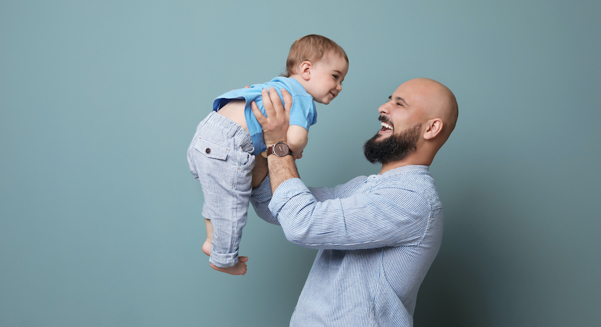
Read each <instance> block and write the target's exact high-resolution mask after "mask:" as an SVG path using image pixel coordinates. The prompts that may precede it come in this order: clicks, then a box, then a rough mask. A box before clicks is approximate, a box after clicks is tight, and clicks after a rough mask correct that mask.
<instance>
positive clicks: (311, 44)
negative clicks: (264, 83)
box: [283, 34, 348, 77]
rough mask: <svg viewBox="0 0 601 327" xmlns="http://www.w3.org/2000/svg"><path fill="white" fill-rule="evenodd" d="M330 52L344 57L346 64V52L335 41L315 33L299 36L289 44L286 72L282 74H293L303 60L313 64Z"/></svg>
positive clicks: (287, 75)
mask: <svg viewBox="0 0 601 327" xmlns="http://www.w3.org/2000/svg"><path fill="white" fill-rule="evenodd" d="M330 52H331V53H333V54H335V55H339V56H340V57H342V58H344V60H346V64H347V65H348V57H347V56H346V52H344V49H342V47H341V46H339V45H338V44H336V42H334V41H332V40H330V39H328V38H327V37H325V36H321V35H317V34H309V35H306V36H303V37H301V38H300V39H298V40H296V41H294V43H292V46H290V53H288V59H286V73H284V74H283V76H284V77H290V76H291V75H292V74H295V73H296V69H297V68H298V65H299V64H300V63H302V62H303V61H310V62H312V63H313V64H315V63H316V62H318V61H320V60H321V59H322V58H323V57H324V56H325V55H326V54H328V53H330Z"/></svg>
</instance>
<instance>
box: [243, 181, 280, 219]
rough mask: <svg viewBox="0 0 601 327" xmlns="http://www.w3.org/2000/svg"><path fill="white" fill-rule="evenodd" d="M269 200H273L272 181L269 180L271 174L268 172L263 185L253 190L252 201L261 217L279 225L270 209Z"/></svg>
mask: <svg viewBox="0 0 601 327" xmlns="http://www.w3.org/2000/svg"><path fill="white" fill-rule="evenodd" d="M269 201H271V182H270V181H269V174H267V176H266V177H265V179H264V180H263V182H261V185H259V187H257V188H256V189H254V190H252V193H251V195H250V203H251V204H252V206H253V208H254V209H255V213H256V214H257V216H259V218H261V219H263V220H265V221H266V222H268V223H270V224H274V225H279V224H280V223H279V222H278V220H277V219H276V218H275V217H274V216H273V215H271V211H269Z"/></svg>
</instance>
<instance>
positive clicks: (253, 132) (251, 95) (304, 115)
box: [213, 76, 317, 155]
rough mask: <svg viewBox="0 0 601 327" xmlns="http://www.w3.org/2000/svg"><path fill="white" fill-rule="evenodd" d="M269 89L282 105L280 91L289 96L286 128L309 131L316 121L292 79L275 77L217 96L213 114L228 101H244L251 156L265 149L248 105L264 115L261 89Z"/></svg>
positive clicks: (312, 104) (309, 103) (305, 96)
mask: <svg viewBox="0 0 601 327" xmlns="http://www.w3.org/2000/svg"><path fill="white" fill-rule="evenodd" d="M270 87H273V88H275V89H276V91H277V92H278V95H279V96H280V99H281V100H282V103H283V102H284V98H283V97H282V92H281V89H282V88H284V89H286V91H288V92H289V93H290V95H291V96H292V108H291V109H290V125H298V126H301V127H303V128H305V129H306V130H307V131H309V127H310V126H311V125H313V124H315V123H316V122H317V110H316V108H315V102H314V101H313V97H312V96H311V95H310V94H309V93H307V91H306V90H305V88H304V87H303V86H302V85H301V84H300V83H299V82H298V81H297V80H295V79H294V78H288V77H281V76H278V77H276V78H274V79H272V80H271V81H269V82H267V83H263V84H254V85H252V86H251V87H250V88H244V89H237V90H233V91H229V92H227V93H224V94H222V95H220V96H218V97H217V98H216V99H215V101H213V110H214V111H219V109H221V108H222V107H223V106H225V105H226V104H227V103H228V102H230V101H232V100H245V101H246V106H245V107H244V116H245V118H246V125H247V126H248V133H249V134H250V138H251V140H252V142H253V147H254V148H255V150H254V152H253V154H255V155H256V154H259V153H261V152H263V151H267V147H266V146H265V141H264V140H263V129H262V128H261V124H259V122H258V121H257V118H255V115H254V114H253V112H252V109H251V107H250V103H251V102H252V101H254V102H255V103H256V104H257V107H259V109H260V110H261V112H262V113H263V115H265V116H267V115H266V114H265V108H264V107H263V99H262V98H261V90H262V89H268V88H270Z"/></svg>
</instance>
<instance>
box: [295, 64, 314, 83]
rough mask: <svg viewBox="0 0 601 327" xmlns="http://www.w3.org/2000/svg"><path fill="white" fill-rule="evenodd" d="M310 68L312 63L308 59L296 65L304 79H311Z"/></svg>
mask: <svg viewBox="0 0 601 327" xmlns="http://www.w3.org/2000/svg"><path fill="white" fill-rule="evenodd" d="M311 68H313V64H312V63H311V62H310V61H308V60H306V61H303V62H301V64H300V65H299V67H298V71H299V75H300V76H301V77H302V78H303V79H304V80H305V81H308V80H310V79H311Z"/></svg>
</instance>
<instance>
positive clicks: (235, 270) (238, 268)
mask: <svg viewBox="0 0 601 327" xmlns="http://www.w3.org/2000/svg"><path fill="white" fill-rule="evenodd" d="M205 224H206V225H207V239H206V240H205V242H204V244H203V245H202V252H204V254H206V255H208V256H210V255H211V246H212V245H211V243H213V224H211V220H210V219H206V218H205ZM246 261H248V257H245V256H239V257H238V263H236V264H235V265H234V266H233V267H227V268H219V267H217V266H215V265H214V264H212V263H211V268H213V269H215V270H217V271H220V272H224V273H226V274H230V275H244V274H246V269H247V267H246Z"/></svg>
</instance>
